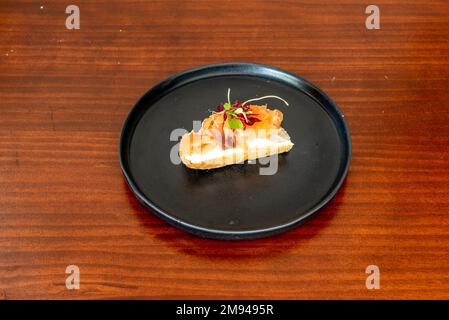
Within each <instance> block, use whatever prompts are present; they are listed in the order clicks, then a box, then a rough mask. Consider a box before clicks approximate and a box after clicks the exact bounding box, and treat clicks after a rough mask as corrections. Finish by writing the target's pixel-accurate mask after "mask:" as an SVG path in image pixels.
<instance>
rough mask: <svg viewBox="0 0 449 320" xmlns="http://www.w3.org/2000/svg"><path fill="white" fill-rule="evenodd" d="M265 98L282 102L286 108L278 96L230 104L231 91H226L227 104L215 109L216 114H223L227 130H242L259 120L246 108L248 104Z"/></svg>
mask: <svg viewBox="0 0 449 320" xmlns="http://www.w3.org/2000/svg"><path fill="white" fill-rule="evenodd" d="M266 98H276V99H279V100H281V101H283V102H284V103H285V104H286V105H287V106H288V102H287V101H285V100H284V99H282V98H281V97H278V96H263V97H260V98H254V99H250V100H247V101H245V102H243V103H240V102H239V101H237V100H236V101H234V103H231V89H228V102H225V103H224V104H221V105H219V106H217V107H216V108H215V112H216V113H220V112H224V113H225V120H226V119H227V121H228V125H229V128H231V129H243V128H244V127H245V126H247V125H249V126H251V125H253V124H254V123H255V122H259V121H260V119H259V118H257V114H254V113H253V112H252V111H251V110H250V108H249V106H246V104H247V103H248V102H252V101H258V100H262V99H266Z"/></svg>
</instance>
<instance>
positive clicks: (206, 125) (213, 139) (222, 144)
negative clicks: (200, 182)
mask: <svg viewBox="0 0 449 320" xmlns="http://www.w3.org/2000/svg"><path fill="white" fill-rule="evenodd" d="M249 109H250V110H251V112H252V113H253V114H257V117H258V122H255V123H254V124H252V125H250V126H249V125H248V126H245V127H244V128H242V129H231V128H230V127H229V124H228V122H227V121H226V116H225V114H224V112H221V113H214V114H212V115H211V116H210V117H208V118H206V119H205V120H204V121H203V123H202V126H201V129H200V130H199V131H198V132H194V131H191V132H190V133H187V134H185V135H184V136H183V137H182V139H181V143H180V148H179V155H180V158H181V161H182V162H183V163H184V164H185V165H186V166H187V167H188V168H191V169H200V170H205V169H213V168H220V167H224V166H227V165H232V164H237V163H241V162H243V161H245V160H254V159H257V158H262V157H267V156H271V155H273V154H279V153H284V152H288V151H290V149H291V148H292V147H293V143H292V142H291V139H290V136H289V135H288V133H287V131H285V130H284V129H283V128H282V127H281V122H282V119H283V114H282V112H280V111H279V110H276V109H275V110H269V109H268V108H266V106H249Z"/></svg>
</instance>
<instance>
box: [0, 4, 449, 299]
mask: <svg viewBox="0 0 449 320" xmlns="http://www.w3.org/2000/svg"><path fill="white" fill-rule="evenodd" d="M68 4H69V3H65V2H63V1H16V0H14V1H12V0H11V1H5V0H2V1H1V2H0V289H1V290H0V298H3V299H23V298H32V299H35V298H50V299H59V298H67V299H85V298H187V299H189V298H224V299H227V298H288V299H309V298H324V299H329V298H356V299H361V298H368V299H385V298H407V299H408V298H418V299H421V298H449V254H448V246H449V228H448V227H449V195H448V192H449V104H448V100H449V55H448V53H449V51H448V50H449V28H448V21H449V4H448V2H447V1H444V0H441V1H432V2H429V1H422V0H417V1H397V0H395V1H391V0H390V1H386V0H379V1H376V3H375V4H376V5H378V6H379V7H380V9H381V29H380V30H366V28H365V18H366V16H367V15H366V14H365V7H366V6H367V5H368V4H371V3H368V2H367V3H366V4H363V3H360V1H350V0H342V1H338V2H337V1H325V0H313V1H312V0H307V1H256V0H247V1H223V0H220V1H217V0H211V1H209V0H208V1H206V0H198V1H172V0H161V1H126V0H120V1H106V0H102V1H86V0H85V1H77V2H76V4H77V5H78V6H79V7H80V10H81V29H80V30H67V29H66V28H65V19H66V16H67V15H66V14H65V7H66V5H68ZM41 6H43V8H42V9H41ZM224 61H252V62H259V63H266V64H271V65H275V66H278V67H281V68H283V69H286V70H289V71H292V72H295V73H298V74H300V75H302V76H304V77H305V78H307V79H308V80H310V81H312V82H314V83H315V84H317V85H319V86H320V87H321V88H322V89H324V90H325V91H326V92H327V93H328V94H329V95H330V96H331V97H332V98H333V99H334V100H335V101H336V102H337V103H338V105H339V106H340V108H341V109H342V110H343V111H344V113H345V115H346V118H347V120H348V122H349V126H350V129H351V134H352V141H353V161H352V165H351V169H350V173H349V175H348V178H347V180H346V182H345V184H344V186H343V188H342V190H341V191H340V192H339V193H338V195H337V196H336V197H335V199H334V200H333V201H332V202H331V204H330V205H329V206H327V207H326V208H325V209H323V210H322V211H321V212H320V214H319V215H318V216H317V217H316V218H315V219H313V220H311V221H310V222H309V223H307V224H305V225H303V226H301V227H299V228H296V229H295V230H293V231H291V232H288V233H286V234H283V235H280V236H276V237H272V238H267V239H262V240H257V241H244V242H221V241H213V240H205V239H199V238H196V237H194V236H191V235H188V234H186V233H184V232H182V231H179V230H177V229H175V228H173V227H170V226H168V225H167V224H166V223H164V222H162V221H161V220H159V219H158V218H156V217H155V216H153V215H152V214H149V213H148V211H147V210H146V209H144V208H143V207H142V206H141V205H140V204H139V203H138V202H137V201H136V199H135V198H134V197H133V196H132V194H131V193H130V192H129V191H128V189H127V187H126V185H125V183H124V180H123V178H122V175H121V172H120V169H119V163H118V150H117V148H118V138H119V132H120V129H121V125H122V123H123V121H124V118H125V117H126V114H127V113H128V111H129V110H130V108H131V107H132V106H133V104H134V102H135V101H136V100H137V99H138V98H139V97H140V96H141V95H142V94H143V93H144V92H145V91H146V90H147V89H148V88H150V87H151V86H153V85H154V84H156V83H157V82H158V81H160V80H162V79H164V78H166V77H167V76H169V75H170V74H172V73H174V72H178V71H181V70H183V69H186V68H189V67H193V66H197V65H202V64H207V63H214V62H224ZM70 264H75V265H78V266H79V267H80V269H81V289H80V290H67V289H66V287H65V278H66V274H65V268H66V266H67V265H70ZM370 264H375V265H378V266H379V268H380V271H381V289H380V290H367V289H366V287H365V279H366V276H367V275H366V274H365V268H366V267H367V266H368V265H370Z"/></svg>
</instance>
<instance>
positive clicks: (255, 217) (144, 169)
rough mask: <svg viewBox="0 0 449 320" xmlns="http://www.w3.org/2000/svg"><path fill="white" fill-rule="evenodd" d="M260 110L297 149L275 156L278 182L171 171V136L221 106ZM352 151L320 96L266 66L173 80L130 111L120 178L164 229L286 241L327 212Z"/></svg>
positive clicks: (336, 114) (238, 168)
mask: <svg viewBox="0 0 449 320" xmlns="http://www.w3.org/2000/svg"><path fill="white" fill-rule="evenodd" d="M228 88H231V100H235V99H237V100H239V101H245V100H247V99H250V98H253V97H257V96H259V97H260V96H264V95H277V96H280V97H282V98H284V99H285V100H287V101H288V102H289V104H290V106H285V105H283V104H282V103H280V101H278V100H272V99H270V100H266V101H263V103H267V104H268V106H269V107H270V108H272V109H274V108H278V109H280V110H281V111H282V112H283V113H284V121H283V123H282V126H283V127H284V128H285V129H286V130H287V132H288V133H289V135H290V137H291V139H292V141H293V142H294V143H295V146H294V147H293V149H292V150H291V151H290V152H289V153H286V154H282V155H280V156H279V164H278V171H277V173H276V174H274V175H260V174H259V167H260V166H263V165H262V164H260V163H259V162H258V163H257V164H248V163H245V164H240V165H233V166H227V167H224V168H220V169H214V170H208V171H198V170H191V169H188V168H186V167H185V166H184V165H182V164H179V165H175V164H173V163H172V161H171V160H170V151H171V150H172V148H173V146H175V145H176V144H177V143H178V142H177V141H170V133H171V132H172V130H173V129H176V128H185V129H187V130H188V131H190V130H192V121H193V120H202V119H204V118H205V117H206V116H208V115H209V114H210V113H209V112H208V109H213V108H214V107H215V106H216V105H218V104H220V103H222V102H225V101H226V100H227V97H226V95H227V89H228ZM350 157H351V142H350V136H349V130H348V127H347V124H346V122H345V120H344V116H343V114H342V113H341V112H340V110H339V109H338V107H337V106H336V105H335V103H334V102H332V101H331V100H330V99H329V98H328V97H327V96H326V95H325V94H324V93H323V92H322V91H321V90H319V89H318V88H317V87H315V86H314V85H312V84H310V83H309V82H307V81H306V80H304V79H302V78H300V77H298V76H296V75H294V74H292V73H289V72H285V71H282V70H280V69H277V68H273V67H270V66H266V65H260V64H250V63H225V64H216V65H207V66H203V67H200V68H196V69H191V70H188V71H185V72H183V73H180V74H177V75H175V76H173V77H171V78H169V79H167V80H165V81H163V82H161V83H159V84H158V85H156V86H155V87H154V88H152V89H151V90H149V91H148V92H147V93H146V94H145V95H144V96H143V97H142V98H141V99H140V100H139V101H138V102H137V104H136V105H135V106H134V108H133V109H132V110H131V112H130V114H129V115H128V118H127V119H126V121H125V124H124V127H123V130H122V135H121V141H120V162H121V168H122V171H123V174H124V175H125V178H126V181H127V182H128V185H129V186H130V188H131V190H132V192H133V193H134V194H135V195H136V197H137V198H138V199H139V200H140V201H141V202H142V203H143V204H144V205H146V206H147V207H149V208H150V209H151V210H152V211H153V212H154V213H155V214H157V215H158V216H160V217H161V218H163V219H164V220H166V221H168V222H169V223H171V224H173V225H175V226H177V227H180V228H182V229H184V230H187V231H189V232H191V233H194V234H196V235H200V236H205V237H212V238H220V239H244V238H245V239H247V238H259V237H264V236H268V235H272V234H275V233H279V232H281V231H285V230H287V229H289V228H291V227H293V226H295V225H297V224H298V223H300V222H302V221H304V220H305V219H306V218H308V217H310V216H311V215H312V214H313V213H315V212H316V211H317V210H319V209H320V208H322V207H323V206H324V205H325V204H326V203H328V202H329V201H330V200H331V199H332V197H333V196H334V195H335V193H336V192H337V190H338V189H339V187H340V186H341V184H342V182H343V180H344V178H345V176H346V174H347V172H348V168H349V162H350Z"/></svg>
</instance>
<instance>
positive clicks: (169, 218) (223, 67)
mask: <svg viewBox="0 0 449 320" xmlns="http://www.w3.org/2000/svg"><path fill="white" fill-rule="evenodd" d="M214 70H215V71H220V72H222V73H223V75H226V74H230V73H229V71H233V73H231V74H233V75H249V76H258V77H262V75H261V74H260V72H259V75H255V74H249V72H250V71H253V72H254V73H255V71H260V70H264V71H266V72H268V73H267V74H266V75H265V76H266V77H270V76H271V77H272V79H274V80H277V81H281V79H280V78H281V76H284V77H285V76H286V77H287V79H282V80H283V81H284V83H285V82H288V83H289V84H290V85H291V86H293V87H294V88H295V89H296V90H299V91H301V92H302V93H304V94H306V95H308V96H309V97H311V98H312V99H314V100H315V101H317V103H319V104H320V105H321V106H322V107H323V109H324V111H326V112H327V113H329V110H327V108H329V106H330V107H332V108H333V111H334V112H336V113H337V114H338V115H339V117H338V121H340V122H341V125H342V126H343V131H344V132H343V138H344V139H345V141H344V142H345V143H346V154H345V155H344V160H345V161H346V163H345V166H344V169H343V172H342V173H341V174H339V175H337V177H336V179H335V180H334V186H333V187H332V188H331V189H330V190H329V192H328V193H327V194H326V195H325V196H324V197H323V199H322V200H321V201H320V202H318V203H317V204H316V205H314V206H313V207H312V208H311V209H309V210H307V211H306V212H304V213H303V214H301V215H300V217H297V218H296V219H293V220H292V221H289V222H287V223H283V224H281V225H277V226H274V227H269V228H260V229H255V230H243V231H242V230H241V231H238V230H237V231H230V230H220V229H213V228H206V227H201V226H198V225H194V224H191V223H188V222H185V221H183V220H181V219H178V218H176V217H174V216H173V215H171V214H170V213H168V212H165V211H164V210H163V209H161V208H159V207H158V206H157V205H156V204H155V203H153V202H152V201H151V199H149V198H148V197H147V196H145V195H144V194H143V192H142V191H140V189H139V187H138V186H137V184H136V182H135V181H134V179H133V177H132V175H131V172H129V171H130V169H129V166H128V161H127V159H126V158H127V154H126V146H127V143H126V142H127V139H125V138H126V137H127V136H128V135H129V136H130V139H131V138H132V135H133V133H134V130H135V127H136V126H135V125H134V126H131V125H132V123H131V121H132V120H133V117H134V116H135V113H137V112H138V111H139V110H138V109H139V106H141V105H142V102H143V101H144V100H146V99H148V97H150V96H151V95H155V98H154V99H155V100H157V99H158V95H161V94H162V96H163V95H165V94H167V89H170V91H172V90H175V89H176V88H177V87H179V86H182V85H183V84H185V83H186V82H187V83H188V82H190V81H189V79H191V78H192V77H193V76H195V75H196V76H197V77H198V76H202V77H203V78H207V74H208V73H211V72H213V71H214ZM239 70H240V71H239ZM245 70H246V71H245ZM237 71H238V72H237ZM215 76H219V75H217V74H214V77H215ZM200 79H202V78H201V77H199V78H198V79H196V80H194V81H197V80H200ZM295 83H296V85H295ZM299 84H301V85H303V86H304V85H305V86H307V87H308V88H309V89H311V90H313V91H314V94H312V93H310V92H307V91H305V90H304V89H301V88H300V87H298V85H299ZM170 91H168V92H170ZM317 96H319V98H321V99H322V100H323V101H324V102H326V104H327V106H324V105H323V102H322V101H320V100H319V99H318V97H317ZM159 98H160V97H159ZM141 116H143V114H142V115H141ZM140 119H141V118H139V119H137V120H135V121H137V122H136V124H137V123H138V122H139V121H140ZM333 121H334V125H335V126H336V130H337V132H338V131H339V130H341V129H339V128H338V125H337V124H336V123H335V119H334V120H333ZM130 126H131V128H130ZM130 129H132V133H129V130H130ZM125 140H126V141H125ZM338 140H339V141H341V138H339V139H338ZM342 153H343V152H342ZM351 160H352V142H351V135H350V132H349V126H348V124H347V121H346V119H345V116H344V114H343V113H342V111H341V110H340V108H339V107H338V105H337V104H336V103H335V102H334V101H333V100H332V99H331V98H330V97H329V96H328V95H327V94H326V93H324V92H323V91H322V90H321V89H319V88H318V87H317V86H315V85H314V84H313V83H311V82H309V81H307V80H306V79H304V78H302V77H301V76H299V75H297V74H294V73H292V72H289V71H286V70H283V69H280V68H278V67H274V66H271V65H267V64H260V63H253V62H224V63H213V64H206V65H202V66H198V67H194V68H189V69H186V70H184V71H181V72H178V73H175V74H173V75H171V76H169V77H168V78H166V79H165V80H162V81H160V82H159V83H157V84H156V85H154V86H153V87H152V88H150V89H149V90H147V91H146V92H145V93H144V94H143V95H142V96H141V97H140V98H139V99H138V100H137V102H136V103H135V104H134V106H133V107H132V108H131V110H130V111H129V112H128V114H127V116H126V119H125V121H124V122H123V125H122V128H121V131H120V139H119V162H120V168H121V171H122V174H123V175H124V177H125V181H126V183H127V185H128V187H129V188H130V189H131V191H132V193H133V194H134V196H135V197H136V198H137V199H138V200H139V201H140V202H141V203H142V204H143V205H144V206H145V207H146V208H148V209H151V212H152V213H154V214H155V215H156V216H158V217H159V218H161V219H163V220H164V221H166V222H168V223H169V224H171V225H173V226H175V227H177V228H180V229H182V230H185V231H187V232H189V233H192V234H195V235H197V236H200V237H206V238H213V239H221V240H242V239H257V238H263V237H268V236H271V235H274V234H278V233H281V232H285V231H287V230H290V229H292V228H294V227H296V226H298V225H299V224H302V223H304V222H305V221H307V220H308V219H309V218H310V217H312V216H313V215H314V214H315V213H317V212H318V211H319V210H321V209H322V208H323V207H324V206H326V205H327V204H328V203H329V202H330V201H331V200H332V199H333V198H334V196H335V195H336V194H337V192H338V191H339V190H340V188H341V186H342V184H343V183H344V181H345V179H346V177H347V175H348V172H349V167H350V163H351ZM337 180H338V182H337V183H336V184H335V181H337Z"/></svg>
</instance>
